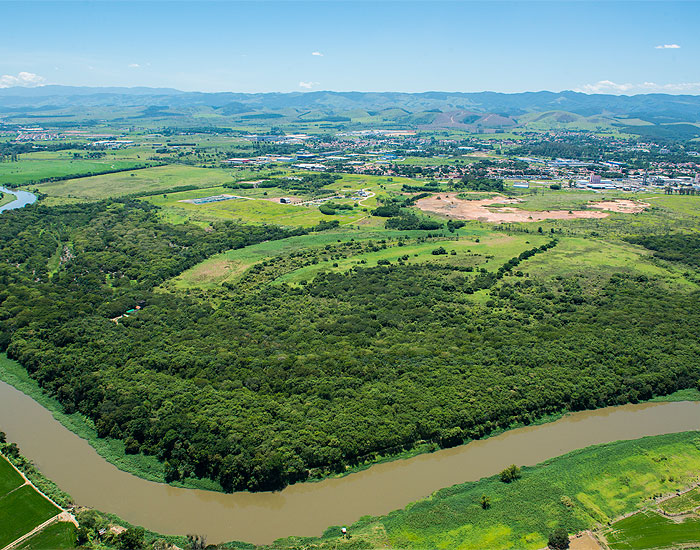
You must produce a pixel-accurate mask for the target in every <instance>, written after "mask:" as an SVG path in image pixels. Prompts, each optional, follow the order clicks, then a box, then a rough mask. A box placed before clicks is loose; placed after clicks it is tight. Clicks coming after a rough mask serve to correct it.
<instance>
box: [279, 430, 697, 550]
mask: <svg viewBox="0 0 700 550" xmlns="http://www.w3.org/2000/svg"><path fill="white" fill-rule="evenodd" d="M513 459H514V460H516V461H517V457H513ZM699 470H700V432H686V433H680V434H670V435H662V436H656V437H646V438H643V439H639V440H632V441H621V442H615V443H610V444H604V445H597V446H594V447H588V448H585V449H581V450H578V451H574V452H572V453H569V454H566V455H563V456H561V457H557V458H554V459H551V460H548V461H546V462H543V463H541V464H538V465H537V466H534V467H526V468H523V470H522V478H521V479H519V480H516V481H515V482H513V483H508V484H506V483H503V482H501V481H500V479H499V476H492V477H489V478H484V479H482V480H480V481H477V482H473V483H464V484H461V485H455V486H453V487H449V488H446V489H442V490H440V491H437V492H436V493H434V494H433V495H432V496H430V497H429V498H427V499H424V500H421V501H418V502H415V503H412V504H409V505H408V506H407V507H406V508H404V509H403V510H397V511H395V512H392V513H390V514H388V515H387V516H382V517H375V518H373V517H366V518H363V519H361V520H360V521H358V522H357V523H355V524H354V525H352V526H350V528H349V529H348V532H349V534H350V536H351V538H350V540H349V541H342V542H341V543H340V545H339V541H340V527H330V528H329V529H327V530H326V532H325V533H324V535H323V536H322V537H319V538H298V537H291V538H289V539H283V540H280V541H277V542H276V543H275V544H274V545H272V546H271V547H270V548H274V549H276V550H278V549H292V548H302V547H303V548H308V549H311V548H319V549H321V548H336V547H337V546H336V545H339V546H340V547H343V548H364V549H373V548H413V549H425V548H450V549H453V548H459V549H462V550H469V549H474V550H477V549H483V548H489V549H490V550H500V549H509V548H519V549H536V548H542V547H544V546H546V544H547V537H548V535H549V533H551V532H552V531H553V530H554V529H555V528H556V527H559V526H561V527H564V528H566V529H567V531H568V532H569V533H575V532H578V531H582V530H584V529H588V528H591V527H594V526H596V525H600V524H605V523H607V522H609V521H611V520H613V519H614V518H616V517H619V516H621V515H623V514H627V513H629V512H632V511H634V510H637V509H639V508H640V507H641V506H643V505H644V504H645V502H648V501H649V499H650V497H652V496H653V495H655V494H659V493H669V492H673V491H676V490H679V489H681V488H682V487H684V486H687V485H688V484H690V483H693V482H696V481H697V478H698V471H699ZM482 495H486V496H487V497H488V498H489V501H490V507H489V508H487V509H484V508H482V506H481V505H480V502H481V498H482Z"/></svg>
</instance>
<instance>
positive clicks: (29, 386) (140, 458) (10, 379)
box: [0, 353, 222, 491]
mask: <svg viewBox="0 0 700 550" xmlns="http://www.w3.org/2000/svg"><path fill="white" fill-rule="evenodd" d="M0 380H2V381H3V382H6V383H8V384H10V385H11V386H13V387H15V388H17V389H18V390H19V391H21V392H22V393H24V394H26V395H28V396H29V397H31V398H32V399H34V401H36V402H37V403H39V404H40V405H41V406H42V407H44V408H45V409H47V410H48V411H50V412H51V414H52V415H53V417H54V418H55V419H56V420H58V421H59V422H60V423H61V424H63V426H65V427H66V428H68V429H69V430H70V431H72V432H73V433H75V434H77V435H78V436H79V437H81V438H83V439H85V440H87V441H88V442H89V443H90V445H91V446H92V447H93V448H94V449H95V450H96V451H97V453H98V454H99V455H100V456H101V457H102V458H104V459H105V460H106V461H107V462H109V463H110V464H113V465H114V466H116V467H117V468H119V469H120V470H122V471H124V472H128V473H130V474H133V475H135V476H138V477H140V478H142V479H146V480H148V481H156V482H158V483H165V475H164V471H163V463H162V462H160V461H159V460H158V459H157V458H156V457H154V456H146V455H143V454H136V455H130V454H126V451H125V445H124V442H123V441H121V440H118V439H111V438H100V437H97V430H96V429H95V425H94V423H93V422H92V420H90V419H89V418H87V417H86V416H84V415H82V414H79V413H73V414H66V413H65V412H63V407H62V406H61V404H60V403H59V402H58V400H56V399H55V398H53V397H50V396H49V395H47V394H46V393H45V392H44V391H43V390H42V389H41V388H40V387H39V384H38V383H37V382H36V381H35V380H33V379H32V378H31V377H30V376H29V374H27V371H26V370H25V369H24V368H23V367H22V366H21V365H20V364H19V363H17V362H16V361H13V360H11V359H8V358H7V354H5V353H1V354H0ZM170 485H172V486H174V487H184V488H189V489H206V490H210V491H221V490H222V489H221V487H220V486H219V485H218V484H215V483H214V482H213V481H210V480H206V479H205V480H199V479H192V480H186V481H185V482H180V483H171V484H170Z"/></svg>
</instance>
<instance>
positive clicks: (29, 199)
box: [0, 186, 36, 212]
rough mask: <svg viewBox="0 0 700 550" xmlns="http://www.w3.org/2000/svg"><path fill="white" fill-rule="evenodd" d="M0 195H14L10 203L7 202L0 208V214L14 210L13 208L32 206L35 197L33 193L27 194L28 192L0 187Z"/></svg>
mask: <svg viewBox="0 0 700 550" xmlns="http://www.w3.org/2000/svg"><path fill="white" fill-rule="evenodd" d="M0 193H10V194H11V195H14V196H15V197H16V198H15V200H13V201H12V202H8V203H7V204H6V205H4V206H0V212H4V211H5V210H14V209H15V208H22V207H24V206H27V205H28V204H32V203H34V202H36V195H35V194H33V193H29V192H28V191H19V190H17V189H7V188H5V187H2V186H0Z"/></svg>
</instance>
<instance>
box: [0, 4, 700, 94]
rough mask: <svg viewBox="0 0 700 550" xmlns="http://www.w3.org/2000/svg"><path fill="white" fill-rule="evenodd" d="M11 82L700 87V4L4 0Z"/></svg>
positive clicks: (1, 51)
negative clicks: (46, 0)
mask: <svg viewBox="0 0 700 550" xmlns="http://www.w3.org/2000/svg"><path fill="white" fill-rule="evenodd" d="M0 21H2V22H3V24H2V32H0V87H10V86H17V85H21V86H40V85H46V84H62V85H71V86H150V87H169V88H177V89H180V90H186V91H205V92H217V91H228V92H290V91H310V90H335V91H402V92H422V91H433V90H438V91H459V92H478V91H486V90H488V91H497V92H523V91H539V90H551V91H561V90H576V91H582V92H587V93H614V94H636V93H652V92H665V93H689V94H700V61H699V60H700V1H695V0H688V1H684V2H674V1H662V2H653V1H626V2H615V1H604V2H588V1H544V0H540V1H534V2H530V1H511V2H501V1H494V0H490V1H480V2H478V1H474V2H469V1H457V0H453V1H445V2H443V1H433V0H423V1H409V2H406V1H400V0H395V1H374V2H367V1H360V0H355V1H336V0H317V1H312V2H297V1H294V0H286V1H277V2H274V1H265V0H257V1H249V2H237V1H224V0H219V1H214V2H206V1H177V2H170V1H156V2H148V1H140V2H128V1H107V0H92V1H90V2H68V1H63V0H54V1H49V2H41V1H35V0H22V1H7V0H0Z"/></svg>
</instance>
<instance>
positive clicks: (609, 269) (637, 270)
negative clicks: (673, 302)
mask: <svg viewBox="0 0 700 550" xmlns="http://www.w3.org/2000/svg"><path fill="white" fill-rule="evenodd" d="M524 271H527V272H528V273H529V274H530V276H535V277H540V276H541V277H556V276H561V277H574V278H577V279H579V280H580V281H581V285H582V286H584V287H586V288H594V287H596V286H597V285H601V284H605V282H606V281H607V280H608V279H609V278H610V275H612V274H613V273H630V274H635V275H645V276H647V277H653V278H657V279H661V280H663V281H665V283H666V284H667V285H669V286H670V287H674V288H682V289H685V290H691V289H695V288H697V286H696V285H695V284H693V283H692V282H691V281H689V280H688V279H687V278H686V277H685V276H684V273H685V270H684V269H683V268H681V267H679V266H676V265H672V264H669V263H664V264H661V263H659V262H656V261H652V259H651V254H650V252H649V250H646V249H644V248H643V247H641V246H637V245H633V244H630V243H627V242H624V241H611V240H603V239H597V238H583V237H566V238H562V239H560V240H559V244H558V245H557V246H556V248H554V249H553V250H551V251H550V253H549V254H548V255H547V257H546V258H543V257H538V256H535V257H534V258H531V259H530V260H529V261H528V262H527V264H526V266H525V268H524Z"/></svg>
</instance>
